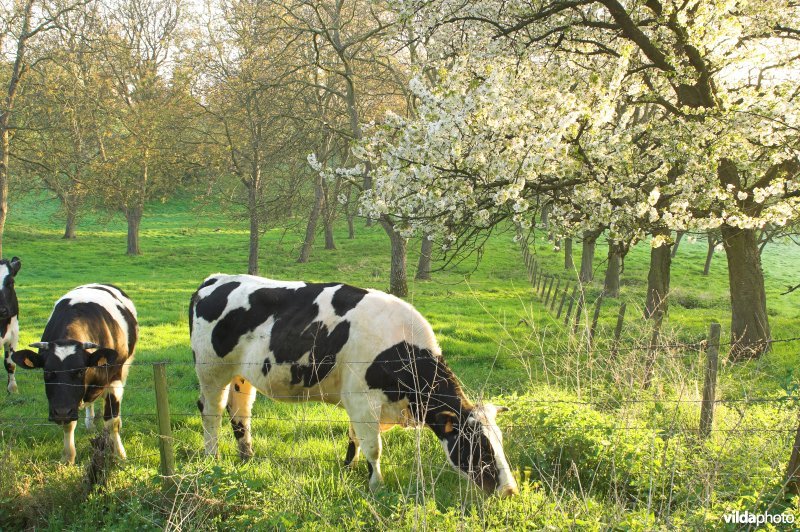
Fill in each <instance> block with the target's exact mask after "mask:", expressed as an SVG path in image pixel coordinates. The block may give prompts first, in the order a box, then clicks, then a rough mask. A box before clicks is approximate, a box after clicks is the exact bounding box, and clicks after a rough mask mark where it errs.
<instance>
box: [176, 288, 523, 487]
mask: <svg viewBox="0 0 800 532" xmlns="http://www.w3.org/2000/svg"><path fill="white" fill-rule="evenodd" d="M189 328H190V333H191V341H192V349H193V351H194V356H195V370H196V371H197V376H198V378H199V380H200V399H199V401H198V407H199V408H200V411H201V412H202V418H203V429H204V432H205V450H206V453H207V454H209V455H212V456H216V455H217V445H218V434H219V426H220V419H221V413H222V409H223V408H225V407H227V410H228V413H229V414H230V417H231V426H232V427H233V432H234V435H235V436H236V438H237V442H238V447H239V454H240V456H241V457H242V458H243V459H247V458H249V457H251V456H252V454H253V450H252V440H251V435H250V415H251V408H252V405H253V401H254V400H255V394H256V390H259V391H260V392H262V393H264V394H266V395H268V396H271V397H272V398H274V399H279V400H283V401H323V402H326V403H332V404H339V405H342V406H343V407H344V408H345V409H346V410H347V414H348V416H349V417H350V430H349V437H350V443H349V446H348V449H347V456H346V458H345V463H346V465H350V464H351V463H352V462H353V460H354V459H355V458H356V457H357V455H358V451H359V449H360V450H361V452H362V453H363V455H364V457H365V458H366V460H367V463H368V467H369V470H370V481H369V485H370V488H371V489H373V490H374V489H376V488H378V487H379V486H380V485H381V483H382V477H381V469H380V455H381V432H382V431H385V430H388V429H389V428H391V427H393V426H395V425H401V426H406V427H409V426H416V427H420V426H427V427H429V428H430V429H432V430H433V432H434V433H435V434H436V436H437V437H438V438H439V440H440V441H441V443H442V446H443V448H444V450H445V453H446V455H447V458H448V460H449V462H450V463H451V464H452V465H453V466H454V467H456V468H457V469H458V470H459V471H461V472H462V473H464V474H465V475H466V476H468V477H469V478H471V479H472V480H474V481H475V482H476V483H477V484H478V485H479V486H481V487H482V488H483V489H484V490H486V491H487V492H497V493H498V494H500V495H502V496H508V495H513V494H516V493H517V484H516V481H515V480H514V477H513V475H512V472H511V468H510V467H509V465H508V462H507V461H506V457H505V453H504V451H503V441H502V434H501V432H500V430H499V429H498V427H497V424H496V423H495V416H496V415H497V413H498V412H501V411H503V410H504V408H499V407H496V406H493V405H490V404H483V405H475V404H473V403H471V402H470V401H469V400H468V399H467V398H466V397H465V395H464V393H463V392H462V390H461V387H460V386H459V384H458V380H457V379H456V377H455V375H453V373H452V371H451V370H450V369H449V368H448V367H447V365H446V364H445V362H444V360H443V359H442V355H441V349H440V348H439V345H438V344H437V342H436V338H435V337H434V334H433V330H432V329H431V326H430V325H429V324H428V322H427V321H425V318H423V317H422V315H421V314H420V313H419V312H417V311H416V310H415V309H414V307H412V306H411V305H409V304H408V303H406V302H405V301H402V300H401V299H398V298H396V297H394V296H391V295H389V294H385V293H383V292H380V291H377V290H363V289H361V288H354V287H352V286H347V285H343V284H312V283H304V282H287V281H274V280H270V279H264V278H260V277H253V276H249V275H223V274H216V275H212V276H210V277H208V278H207V279H206V280H205V281H204V282H203V284H202V285H200V288H198V290H197V292H195V294H194V295H193V296H192V300H191V304H190V307H189ZM226 405H227V406H226Z"/></svg>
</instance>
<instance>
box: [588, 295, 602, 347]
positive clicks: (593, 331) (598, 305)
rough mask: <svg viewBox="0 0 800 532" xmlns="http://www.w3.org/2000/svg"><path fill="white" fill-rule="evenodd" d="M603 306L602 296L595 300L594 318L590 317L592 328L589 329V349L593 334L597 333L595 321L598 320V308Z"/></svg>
mask: <svg viewBox="0 0 800 532" xmlns="http://www.w3.org/2000/svg"><path fill="white" fill-rule="evenodd" d="M602 306H603V294H602V293H601V294H600V296H599V297H598V298H597V301H596V302H595V305H594V316H592V326H591V327H590V328H589V347H591V346H592V342H593V341H594V333H595V332H596V331H597V320H599V319H600V308H601V307H602Z"/></svg>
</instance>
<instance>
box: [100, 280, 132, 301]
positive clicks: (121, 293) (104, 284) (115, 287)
mask: <svg viewBox="0 0 800 532" xmlns="http://www.w3.org/2000/svg"><path fill="white" fill-rule="evenodd" d="M100 286H107V287H109V288H113V289H114V290H116V291H117V292H119V293H120V295H121V296H122V297H124V298H125V299H128V300H130V296H128V294H126V293H125V290H123V289H122V288H120V287H119V286H116V285H113V284H111V283H100ZM112 295H113V294H112ZM114 297H116V296H114ZM117 299H119V298H117Z"/></svg>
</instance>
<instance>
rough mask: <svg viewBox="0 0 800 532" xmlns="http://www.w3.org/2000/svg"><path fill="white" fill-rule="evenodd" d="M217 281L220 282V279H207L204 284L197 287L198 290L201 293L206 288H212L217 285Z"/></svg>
mask: <svg viewBox="0 0 800 532" xmlns="http://www.w3.org/2000/svg"><path fill="white" fill-rule="evenodd" d="M217 281H219V277H211V278H209V279H206V280H205V281H203V283H202V284H201V285H200V286H198V287H197V290H198V291H200V290H202V289H203V288H205V287H206V286H211V285H212V284H214V283H216V282H217Z"/></svg>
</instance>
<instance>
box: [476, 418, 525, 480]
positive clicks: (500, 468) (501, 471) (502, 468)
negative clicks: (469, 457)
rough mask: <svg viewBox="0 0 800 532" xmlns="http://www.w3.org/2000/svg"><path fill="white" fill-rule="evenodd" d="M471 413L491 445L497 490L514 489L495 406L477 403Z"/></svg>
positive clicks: (512, 476)
mask: <svg viewBox="0 0 800 532" xmlns="http://www.w3.org/2000/svg"><path fill="white" fill-rule="evenodd" d="M472 415H473V416H475V417H476V419H477V420H478V422H479V423H480V424H481V427H482V428H483V434H484V436H486V438H487V439H488V440H489V444H490V445H491V446H492V452H493V454H494V463H495V466H496V467H497V491H498V492H504V491H507V490H514V491H516V489H517V481H516V479H515V478H514V475H513V473H512V472H511V467H510V466H509V465H508V461H507V460H506V454H505V452H504V451H503V433H502V432H501V431H500V427H498V426H497V421H496V419H497V407H496V406H494V405H491V404H486V405H479V406H477V407H475V409H474V410H473V414H472Z"/></svg>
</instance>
